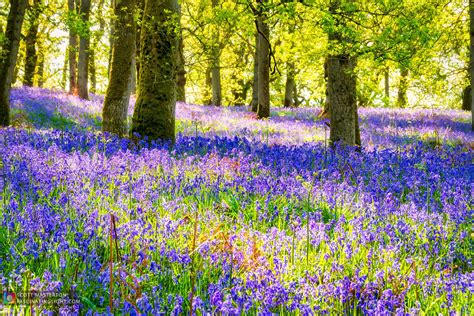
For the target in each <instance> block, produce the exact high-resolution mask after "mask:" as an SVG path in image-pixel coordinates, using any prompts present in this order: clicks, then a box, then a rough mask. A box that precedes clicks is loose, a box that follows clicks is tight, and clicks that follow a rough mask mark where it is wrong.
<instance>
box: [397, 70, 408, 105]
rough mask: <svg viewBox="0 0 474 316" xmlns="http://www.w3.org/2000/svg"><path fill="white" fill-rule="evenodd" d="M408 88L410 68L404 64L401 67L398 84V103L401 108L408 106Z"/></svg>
mask: <svg viewBox="0 0 474 316" xmlns="http://www.w3.org/2000/svg"><path fill="white" fill-rule="evenodd" d="M407 90H408V69H407V68H406V67H403V66H402V67H401V69H400V82H399V86H398V98H397V105H398V107H400V108H404V107H406V106H407V103H408V98H407Z"/></svg>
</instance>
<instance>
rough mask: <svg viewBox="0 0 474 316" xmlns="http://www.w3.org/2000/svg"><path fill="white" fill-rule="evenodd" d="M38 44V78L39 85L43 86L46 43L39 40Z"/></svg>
mask: <svg viewBox="0 0 474 316" xmlns="http://www.w3.org/2000/svg"><path fill="white" fill-rule="evenodd" d="M37 46H38V71H37V74H36V80H37V85H38V87H40V88H42V87H43V84H44V55H45V54H44V44H43V43H42V42H41V41H38V42H37Z"/></svg>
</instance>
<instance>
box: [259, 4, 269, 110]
mask: <svg viewBox="0 0 474 316" xmlns="http://www.w3.org/2000/svg"><path fill="white" fill-rule="evenodd" d="M267 1H268V0H258V3H259V14H258V15H257V31H258V46H257V60H258V108H257V117H258V118H267V117H270V28H269V26H268V23H267V15H266V8H265V4H266V3H267Z"/></svg>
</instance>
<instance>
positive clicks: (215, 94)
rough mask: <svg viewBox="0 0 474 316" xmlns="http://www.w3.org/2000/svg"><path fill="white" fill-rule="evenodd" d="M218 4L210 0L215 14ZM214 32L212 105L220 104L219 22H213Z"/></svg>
mask: <svg viewBox="0 0 474 316" xmlns="http://www.w3.org/2000/svg"><path fill="white" fill-rule="evenodd" d="M218 6H219V0H212V10H214V15H216V12H215V11H216V10H217V7H218ZM214 27H215V29H214V34H213V43H212V48H211V59H212V77H211V78H212V105H216V106H221V105H222V87H221V68H220V54H221V49H220V45H221V44H220V34H219V24H218V23H214Z"/></svg>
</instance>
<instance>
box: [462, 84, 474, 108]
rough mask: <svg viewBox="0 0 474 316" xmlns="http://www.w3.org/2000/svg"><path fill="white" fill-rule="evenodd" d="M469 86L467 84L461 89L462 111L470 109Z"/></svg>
mask: <svg viewBox="0 0 474 316" xmlns="http://www.w3.org/2000/svg"><path fill="white" fill-rule="evenodd" d="M471 97H472V95H471V86H467V87H465V88H464V90H463V91H462V109H463V110H464V111H470V110H471V103H472V101H471Z"/></svg>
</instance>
